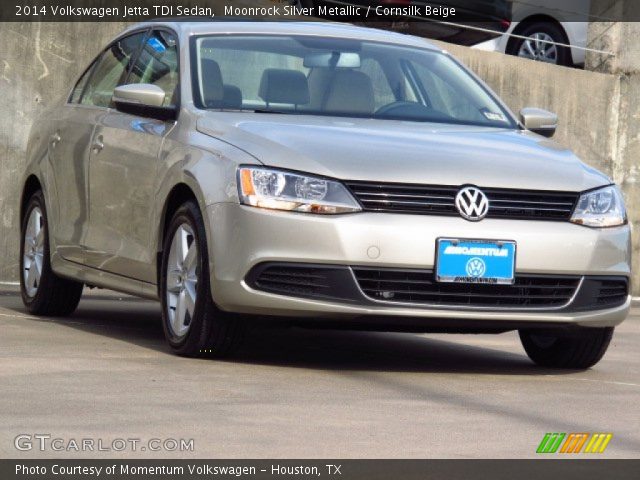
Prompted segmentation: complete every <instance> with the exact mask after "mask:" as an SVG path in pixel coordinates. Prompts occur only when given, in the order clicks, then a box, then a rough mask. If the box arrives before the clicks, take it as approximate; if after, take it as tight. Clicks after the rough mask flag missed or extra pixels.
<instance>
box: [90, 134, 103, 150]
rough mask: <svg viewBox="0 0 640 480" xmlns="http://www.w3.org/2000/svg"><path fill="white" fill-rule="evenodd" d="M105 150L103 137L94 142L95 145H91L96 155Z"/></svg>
mask: <svg viewBox="0 0 640 480" xmlns="http://www.w3.org/2000/svg"><path fill="white" fill-rule="evenodd" d="M103 148H104V143H102V135H100V136H99V137H98V138H96V139H95V140H94V142H93V145H91V150H93V151H94V152H95V153H98V152H100V151H101V150H102V149H103Z"/></svg>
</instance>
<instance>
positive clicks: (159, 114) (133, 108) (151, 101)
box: [111, 83, 178, 120]
mask: <svg viewBox="0 0 640 480" xmlns="http://www.w3.org/2000/svg"><path fill="white" fill-rule="evenodd" d="M165 97H166V93H165V91H164V90H163V89H162V88H160V87H158V86H157V85H152V84H150V83H135V84H129V85H120V86H119V87H116V88H115V90H114V91H113V96H112V97H111V99H112V101H113V103H114V105H115V107H116V109H117V110H119V111H121V112H124V113H130V114H133V115H139V116H141V117H151V118H157V119H159V120H175V119H176V118H177V113H178V112H177V108H176V107H163V104H164V100H165Z"/></svg>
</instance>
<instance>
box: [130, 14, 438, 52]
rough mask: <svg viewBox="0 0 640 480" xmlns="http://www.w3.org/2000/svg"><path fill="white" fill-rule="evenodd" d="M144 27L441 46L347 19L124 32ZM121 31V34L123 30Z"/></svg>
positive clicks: (195, 24)
mask: <svg viewBox="0 0 640 480" xmlns="http://www.w3.org/2000/svg"><path fill="white" fill-rule="evenodd" d="M143 27H169V28H171V29H172V30H175V31H176V32H177V33H178V34H179V35H180V36H181V37H183V38H184V37H189V36H192V35H206V34H220V33H223V34H263V35H265V34H266V35H311V36H322V37H334V38H346V39H358V40H367V41H373V42H383V43H392V44H396V45H404V46H413V47H419V48H425V49H429V50H441V49H439V48H437V47H435V46H434V45H433V44H431V43H429V42H427V41H426V40H424V39H423V38H421V37H416V36H413V35H405V34H402V33H397V32H390V31H387V30H380V29H376V28H369V27H358V26H355V25H351V24H348V23H334V22H321V21H316V22H314V21H279V22H273V21H257V20H251V21H247V20H222V21H220V20H216V21H192V22H185V21H169V20H162V21H148V22H142V23H138V24H136V25H132V26H131V27H129V28H127V29H126V30H125V31H124V32H123V33H126V32H128V31H131V30H137V29H140V28H143ZM121 35H122V34H121Z"/></svg>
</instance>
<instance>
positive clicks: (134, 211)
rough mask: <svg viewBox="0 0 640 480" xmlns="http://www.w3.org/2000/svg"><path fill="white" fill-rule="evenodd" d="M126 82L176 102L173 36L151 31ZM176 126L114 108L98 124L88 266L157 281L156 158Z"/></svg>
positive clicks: (92, 170) (168, 102) (167, 102)
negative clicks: (148, 86) (146, 86)
mask: <svg viewBox="0 0 640 480" xmlns="http://www.w3.org/2000/svg"><path fill="white" fill-rule="evenodd" d="M125 83H127V84H132V83H147V84H154V85H157V86H159V87H161V88H162V89H163V90H164V91H165V92H166V94H167V95H166V98H165V106H169V105H172V104H173V102H174V92H175V91H176V88H177V85H178V58H177V45H176V41H175V36H174V35H173V34H171V33H168V32H166V31H154V32H152V34H151V35H150V36H149V37H148V38H147V39H146V40H145V43H144V46H143V49H142V51H141V53H140V55H139V57H138V60H137V62H136V63H135V64H134V65H133V68H132V69H131V73H130V74H129V77H128V79H127V80H126V82H125ZM174 124H175V122H174V121H164V120H155V119H152V118H145V117H140V116H136V115H131V114H128V113H123V112H119V111H116V110H112V111H111V112H110V113H109V114H108V115H107V116H105V117H104V119H103V120H102V122H100V124H98V125H97V126H96V129H95V131H94V134H93V146H94V148H93V149H92V151H91V157H90V168H89V172H90V173H89V195H90V227H89V233H88V236H87V242H86V245H87V252H86V256H87V263H88V264H89V265H90V266H93V267H96V268H99V269H101V270H104V271H108V272H111V273H116V274H118V275H122V276H126V277H129V278H133V279H136V280H141V281H144V282H148V283H155V282H156V265H155V260H156V258H155V254H156V252H155V249H154V247H153V245H154V242H153V241H152V239H153V238H154V235H155V234H156V233H157V228H158V225H157V223H158V222H157V219H155V217H156V216H157V215H156V212H155V210H154V204H155V191H156V188H157V171H158V156H159V152H160V150H161V148H162V143H163V141H164V138H165V136H166V135H167V134H168V133H169V131H170V130H171V129H172V128H173V126H174Z"/></svg>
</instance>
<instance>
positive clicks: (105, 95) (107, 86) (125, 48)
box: [81, 32, 145, 107]
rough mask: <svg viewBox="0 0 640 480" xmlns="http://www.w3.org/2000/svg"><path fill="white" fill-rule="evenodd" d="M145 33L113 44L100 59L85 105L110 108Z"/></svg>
mask: <svg viewBox="0 0 640 480" xmlns="http://www.w3.org/2000/svg"><path fill="white" fill-rule="evenodd" d="M144 36H145V33H144V32H141V33H136V34H133V35H130V36H128V37H125V38H122V39H120V40H118V41H117V42H115V43H113V44H112V45H111V46H110V47H109V48H108V49H107V50H106V51H105V52H104V53H103V54H102V56H101V57H100V58H99V59H98V61H97V62H98V63H97V65H96V66H95V68H94V69H93V73H92V74H91V79H90V80H89V83H88V84H87V88H86V89H85V93H84V94H83V95H82V100H81V103H82V104H83V105H95V106H96V107H108V106H110V105H111V96H112V95H113V90H114V89H115V88H116V87H117V86H118V84H119V82H120V79H122V78H123V76H124V73H125V72H126V71H127V70H128V68H129V62H130V61H131V58H132V57H133V56H134V54H135V52H136V51H137V50H138V48H139V47H140V44H141V43H142V39H143V38H144Z"/></svg>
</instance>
